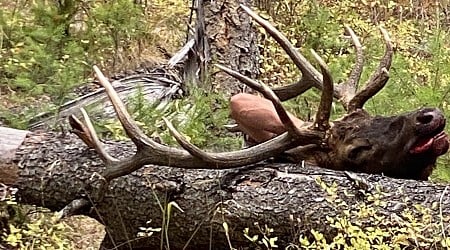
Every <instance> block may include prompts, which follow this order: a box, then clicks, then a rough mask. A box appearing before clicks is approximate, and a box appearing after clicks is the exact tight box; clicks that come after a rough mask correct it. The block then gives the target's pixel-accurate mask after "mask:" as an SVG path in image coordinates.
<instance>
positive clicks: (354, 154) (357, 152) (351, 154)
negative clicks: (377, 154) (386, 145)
mask: <svg viewBox="0 0 450 250" xmlns="http://www.w3.org/2000/svg"><path fill="white" fill-rule="evenodd" d="M371 148H372V147H371V146H366V145H365V146H358V147H354V148H352V149H351V150H350V152H349V153H348V156H347V157H348V158H349V159H351V160H355V159H357V158H358V157H359V156H360V155H361V153H362V152H364V151H367V150H370V149H371Z"/></svg>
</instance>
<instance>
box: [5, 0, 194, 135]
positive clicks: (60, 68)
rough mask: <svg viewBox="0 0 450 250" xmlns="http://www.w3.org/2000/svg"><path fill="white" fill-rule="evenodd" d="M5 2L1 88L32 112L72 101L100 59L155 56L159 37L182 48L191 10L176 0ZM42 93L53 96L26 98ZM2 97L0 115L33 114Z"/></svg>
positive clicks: (21, 120)
mask: <svg viewBox="0 0 450 250" xmlns="http://www.w3.org/2000/svg"><path fill="white" fill-rule="evenodd" d="M163 2H164V4H163ZM1 5H5V6H7V7H6V8H2V9H1V11H0V95H3V94H4V93H7V94H8V96H7V97H8V99H7V100H8V103H17V104H18V105H20V106H22V107H26V106H28V107H30V108H29V110H31V111H33V112H32V113H33V114H35V113H38V112H41V111H43V110H48V109H49V108H50V105H51V103H53V104H55V105H56V106H59V105H60V104H61V103H63V102H65V101H67V100H70V99H71V98H72V96H71V94H70V93H71V91H72V90H73V88H74V87H76V86H78V85H80V84H82V83H83V82H84V80H85V79H86V77H87V76H88V75H90V74H91V73H90V72H91V68H90V67H91V66H92V65H94V64H96V65H99V66H100V67H105V68H108V69H110V70H111V71H112V72H117V71H120V70H122V69H127V68H130V67H135V66H136V65H137V64H139V63H140V62H142V61H143V60H144V58H145V59H150V58H153V57H155V56H154V55H157V54H158V53H157V52H155V51H156V47H157V45H159V44H163V45H164V47H165V49H167V50H169V51H170V50H172V49H173V48H178V47H179V45H180V43H181V41H182V40H183V39H181V37H182V36H183V35H184V34H185V29H184V27H183V25H182V24H183V23H184V22H185V20H184V19H183V18H181V17H182V16H183V15H184V16H187V13H188V12H187V11H188V8H187V7H186V4H185V3H183V2H182V1H176V0H171V1H154V2H153V1H152V3H151V4H149V5H138V4H135V3H134V1H132V0H119V1H97V0H96V1H83V0H82V1H76V0H69V1H56V0H52V1H45V0H37V1H24V0H17V1H14V2H12V3H9V4H6V3H5V4H3V3H2V4H1ZM155 10H158V11H155ZM166 24H167V25H166ZM148 48H153V49H148ZM149 55H151V56H149ZM156 57H157V56H156ZM38 96H39V97H40V98H41V100H42V97H43V96H46V97H48V98H45V99H46V101H44V102H42V101H40V102H39V103H36V102H31V103H30V102H26V101H24V100H22V99H25V98H27V97H34V98H38ZM3 104H4V103H1V105H0V112H1V113H0V119H2V120H6V122H7V123H8V124H9V125H17V126H18V127H20V128H24V127H26V125H27V124H26V123H27V118H28V116H27V115H25V114H23V113H17V112H16V111H11V110H9V108H8V106H9V105H6V107H2V105H3Z"/></svg>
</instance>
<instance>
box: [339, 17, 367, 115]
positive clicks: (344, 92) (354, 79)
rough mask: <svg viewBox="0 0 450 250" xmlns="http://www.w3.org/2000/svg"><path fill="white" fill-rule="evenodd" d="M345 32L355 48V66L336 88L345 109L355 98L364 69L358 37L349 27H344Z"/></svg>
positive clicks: (362, 53) (362, 54) (361, 48)
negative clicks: (346, 78)
mask: <svg viewBox="0 0 450 250" xmlns="http://www.w3.org/2000/svg"><path fill="white" fill-rule="evenodd" d="M345 30H346V31H347V33H348V34H349V35H350V38H351V40H352V43H353V46H354V47H355V52H356V58H355V66H354V67H353V69H352V71H351V73H350V76H349V78H348V80H347V81H346V82H345V83H342V84H340V85H339V86H338V91H339V92H340V93H341V96H342V99H341V101H342V103H344V106H345V108H347V106H348V103H349V102H350V100H351V99H352V98H353V97H354V96H355V93H356V90H357V88H358V84H359V80H360V79H361V73H362V71H363V68H364V52H363V47H362V45H361V42H360V41H359V38H358V36H357V35H356V34H355V32H354V31H353V30H352V28H350V26H348V25H345Z"/></svg>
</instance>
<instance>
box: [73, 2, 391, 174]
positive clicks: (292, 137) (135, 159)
mask: <svg viewBox="0 0 450 250" xmlns="http://www.w3.org/2000/svg"><path fill="white" fill-rule="evenodd" d="M241 8H242V9H243V10H245V11H246V12H247V13H248V14H249V15H250V16H251V17H252V18H253V19H254V20H255V21H256V22H258V23H259V24H260V25H261V26H262V27H263V28H264V29H265V30H266V31H267V32H268V33H269V34H270V35H271V36H272V37H273V38H274V39H275V40H276V41H277V42H278V43H279V44H280V45H281V47H282V48H283V49H284V50H285V51H286V52H287V54H288V55H289V57H290V58H291V59H292V60H293V61H294V63H295V65H296V66H297V67H298V68H299V70H300V71H301V72H302V79H301V80H300V81H299V82H298V83H295V84H292V85H289V86H286V87H282V88H278V89H275V90H271V89H270V88H269V87H267V86H266V85H264V84H262V83H259V82H256V81H254V80H252V79H249V78H247V77H245V76H243V75H241V74H239V73H237V72H235V71H233V70H230V69H228V68H226V67H224V66H220V65H218V67H219V68H220V69H221V70H223V71H224V72H226V73H228V74H230V75H231V76H234V77H236V78H238V79H239V80H241V81H242V82H243V83H245V84H246V85H248V86H250V87H251V88H253V89H255V90H257V91H258V92H260V93H261V94H262V95H264V97H265V98H267V99H269V100H270V101H271V102H272V103H273V105H274V106H275V109H276V111H277V114H278V116H279V117H280V120H281V121H282V122H283V124H284V125H285V128H286V131H287V132H285V133H283V134H281V135H279V136H277V137H275V138H273V139H271V140H269V141H266V142H264V143H261V144H258V145H256V146H253V147H250V148H246V149H242V150H238V151H232V152H223V153H210V152H204V151H202V150H200V149H199V148H197V147H196V146H194V145H192V144H191V143H189V142H188V141H187V140H186V139H184V138H183V136H181V135H180V133H178V132H177V131H176V130H175V128H174V127H173V126H172V124H171V123H170V122H169V121H168V120H167V119H164V121H165V123H166V125H167V127H168V129H169V130H170V132H171V133H172V135H173V136H174V137H175V138H176V140H177V141H178V143H179V144H180V145H181V146H182V147H183V149H184V150H183V149H178V148H174V147H169V146H166V145H162V144H160V143H157V142H155V141H153V140H152V139H150V138H149V137H148V136H146V135H145V134H144V132H143V131H142V130H141V129H140V128H139V127H138V125H137V124H136V122H135V121H134V120H133V119H132V118H131V116H130V114H129V113H128V112H127V110H126V108H125V106H124V104H123V103H122V101H121V100H120V99H119V97H118V95H117V93H116V92H115V91H114V89H113V87H112V86H111V84H110V83H109V81H108V80H107V79H106V77H105V76H104V75H103V74H102V72H101V71H100V70H99V69H98V68H97V67H96V66H94V71H95V73H96V75H97V77H98V79H99V81H100V84H101V85H102V86H103V87H104V88H105V90H106V93H107V95H108V97H109V98H110V100H111V102H112V105H113V107H114V109H115V111H116V113H117V116H118V119H119V121H120V122H121V124H122V126H123V128H124V130H125V132H126V134H127V135H128V137H130V139H131V140H132V141H133V143H134V144H135V145H136V147H137V150H136V153H135V154H134V155H133V156H131V157H128V158H125V159H120V160H119V159H116V158H114V157H112V156H111V155H109V154H108V153H107V152H106V150H105V149H104V147H103V145H102V143H101V142H100V140H99V139H98V138H97V135H96V133H95V131H94V128H93V126H92V124H91V121H90V119H89V117H88V115H87V114H86V112H85V111H84V110H82V114H83V120H84V122H81V121H80V120H78V119H77V118H76V117H74V116H71V117H70V118H69V121H70V124H71V126H72V128H73V131H74V133H76V134H77V135H78V136H79V137H80V138H81V139H82V140H83V141H84V142H85V143H86V144H87V145H88V146H90V147H92V148H93V149H95V151H96V152H97V153H98V155H99V156H100V158H101V159H102V160H103V161H104V162H105V164H106V166H107V168H106V170H105V173H104V174H103V177H104V178H105V179H106V180H107V181H110V180H112V179H114V178H116V177H119V176H123V175H126V174H129V173H131V172H133V171H135V170H137V169H139V168H140V167H142V166H144V165H146V164H156V165H165V166H171V167H179V168H190V169H192V168H210V169H225V168H234V167H240V166H244V165H249V164H252V163H256V162H259V161H261V160H264V159H267V158H270V157H273V156H276V155H277V154H280V153H282V152H284V151H286V150H289V149H292V148H295V147H299V146H303V147H300V149H302V148H303V149H304V150H310V149H311V148H318V149H319V150H320V148H321V147H326V136H327V130H328V128H329V121H328V120H329V117H330V109H331V103H332V101H333V96H335V97H337V98H338V99H339V100H340V101H341V102H342V103H343V104H344V107H345V108H346V110H347V111H348V112H351V111H354V110H356V109H358V108H362V107H363V105H364V103H365V102H366V101H367V100H368V99H369V98H370V97H372V96H373V95H375V94H376V93H377V92H378V91H379V90H380V89H381V88H382V87H383V86H384V84H385V83H386V82H387V80H388V70H389V67H390V64H391V60H392V54H393V49H392V44H391V42H390V39H389V36H388V34H387V32H386V31H385V30H384V29H382V28H380V29H381V32H382V34H383V37H384V40H385V44H386V52H385V55H384V57H383V59H382V60H381V63H380V65H379V67H378V69H377V70H376V71H375V73H374V74H373V75H372V77H371V78H370V79H369V81H368V82H367V83H366V85H365V88H363V89H361V90H359V91H356V89H357V83H358V82H359V78H360V75H361V71H362V68H363V53H362V47H361V44H360V42H359V40H358V38H357V36H356V35H355V34H354V33H353V31H352V30H351V29H350V28H349V27H346V29H347V31H348V33H349V34H350V36H351V38H352V41H353V44H354V46H355V49H356V54H357V57H356V64H355V67H354V69H353V71H352V73H351V74H350V77H349V80H348V81H347V82H346V83H343V84H340V85H338V86H337V87H334V85H333V82H332V77H331V74H330V72H329V70H328V67H327V65H326V64H325V62H324V61H323V60H322V59H321V58H320V57H319V56H318V55H317V54H316V53H315V52H314V51H313V56H314V57H315V59H316V60H317V62H318V64H319V65H320V68H321V71H322V74H320V73H319V72H318V71H317V70H316V69H315V68H314V67H313V66H312V65H311V64H310V63H309V62H308V61H307V60H306V59H305V57H303V56H302V55H301V54H300V53H299V52H298V51H297V50H296V49H295V48H294V46H293V45H292V44H291V43H290V42H289V41H288V39H287V38H286V37H285V36H283V35H282V34H281V33H280V32H279V31H277V30H276V29H275V28H274V27H273V26H272V25H271V24H270V23H269V22H267V21H265V20H263V19H262V18H260V17H259V16H258V15H257V14H255V13H254V12H253V11H251V10H250V9H249V8H247V7H245V6H243V5H241ZM311 87H317V88H319V89H321V90H322V96H321V101H320V106H319V109H318V111H317V114H316V119H315V122H314V124H313V125H312V126H310V127H296V126H295V125H294V123H293V122H292V121H291V119H290V118H289V116H288V115H287V112H286V110H285V109H284V107H283V106H282V104H281V101H280V99H281V100H285V99H288V98H291V97H293V96H296V95H298V94H301V93H303V92H304V91H306V90H307V89H309V88H311Z"/></svg>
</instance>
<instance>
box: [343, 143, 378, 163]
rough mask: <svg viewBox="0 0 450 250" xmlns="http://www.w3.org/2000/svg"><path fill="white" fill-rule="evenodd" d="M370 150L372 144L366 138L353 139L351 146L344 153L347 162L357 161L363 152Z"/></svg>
mask: <svg viewBox="0 0 450 250" xmlns="http://www.w3.org/2000/svg"><path fill="white" fill-rule="evenodd" d="M371 149H372V144H371V143H370V141H369V140H368V139H366V138H361V139H355V140H353V141H352V144H351V145H349V146H348V147H347V150H346V153H347V158H348V159H349V160H352V161H354V160H357V159H359V158H360V157H361V156H362V155H363V153H364V152H367V151H368V150H371Z"/></svg>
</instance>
